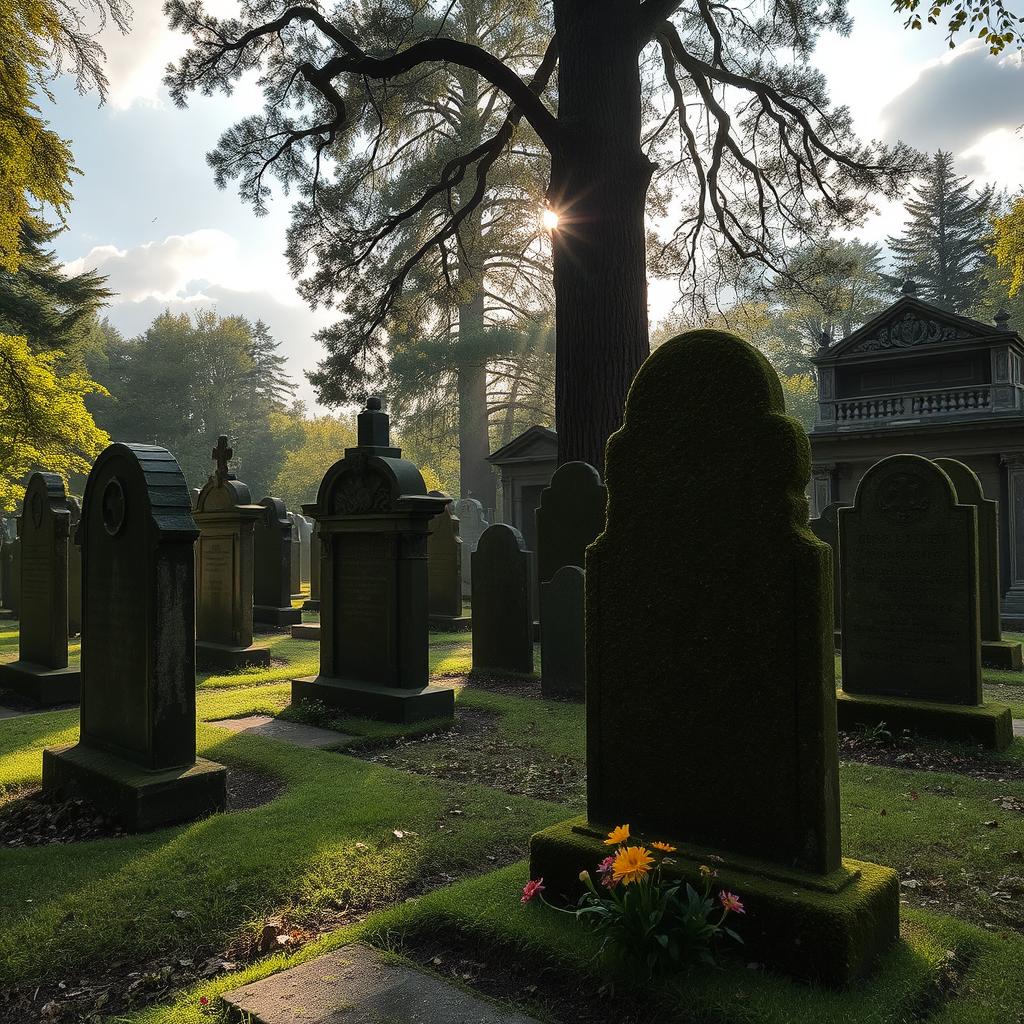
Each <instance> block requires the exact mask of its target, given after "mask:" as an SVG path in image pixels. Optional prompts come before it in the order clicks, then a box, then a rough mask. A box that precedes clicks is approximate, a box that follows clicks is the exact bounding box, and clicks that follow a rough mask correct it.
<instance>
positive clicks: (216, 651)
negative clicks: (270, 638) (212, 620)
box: [196, 640, 270, 669]
mask: <svg viewBox="0 0 1024 1024" xmlns="http://www.w3.org/2000/svg"><path fill="white" fill-rule="evenodd" d="M269 665H270V648H269V647H260V646H258V645H256V644H253V645H251V646H250V647H229V646H228V645H227V644H212V643H208V642H207V641H205V640H197V641H196V668H203V669H206V668H225V669H233V668H267V667H269Z"/></svg>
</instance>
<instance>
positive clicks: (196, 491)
mask: <svg viewBox="0 0 1024 1024" xmlns="http://www.w3.org/2000/svg"><path fill="white" fill-rule="evenodd" d="M188 493H189V494H190V495H191V496H192V508H193V509H195V507H196V505H198V504H199V488H198V487H192V488H190V489H189V492H188Z"/></svg>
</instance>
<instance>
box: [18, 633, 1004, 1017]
mask: <svg viewBox="0 0 1024 1024" xmlns="http://www.w3.org/2000/svg"><path fill="white" fill-rule="evenodd" d="M261 641H262V642H266V643H269V644H270V645H271V646H272V649H273V651H274V658H275V663H274V664H272V665H271V668H270V669H269V670H261V671H256V672H243V673H237V674H233V675H221V676H206V675H204V676H201V677H199V680H198V692H197V708H198V717H199V719H200V727H199V733H198V738H199V747H200V752H201V753H202V755H203V756H205V757H209V758H212V759H214V760H218V761H221V762H223V763H226V764H228V765H229V767H238V768H243V769H247V770H249V771H252V772H256V773H262V774H264V775H267V776H272V777H274V778H276V779H279V780H281V781H282V782H283V783H284V787H283V789H282V791H281V793H280V794H279V795H278V796H277V797H276V799H274V800H273V801H272V802H270V803H268V804H265V805H264V806H261V807H256V808H253V809H252V810H247V811H238V812H232V813H228V814H224V815H219V816H216V817H214V818H210V819H207V820H206V821H202V822H198V823H195V824H193V825H189V826H185V827H179V828H174V829H165V830H161V831H159V832H154V833H150V834H147V835H142V836H134V837H127V838H117V839H106V840H98V841H93V842H86V843H79V844H76V845H73V846H71V845H69V846H62V845H51V846H43V847H36V848H32V849H11V850H0V879H2V883H3V884H0V913H2V915H3V918H4V922H5V927H4V931H3V935H2V936H0V988H6V987H9V986H25V985H28V984H31V985H35V984H42V985H44V986H45V985H46V984H48V983H51V984H52V983H55V982H56V981H57V980H60V979H63V978H65V977H69V978H70V977H74V976H75V975H78V974H83V975H87V974H88V973H89V972H90V971H93V970H96V969H99V968H100V967H102V966H104V965H109V964H110V963H111V962H114V961H123V960H127V961H129V962H130V961H131V960H132V959H133V958H134V959H136V960H145V959H147V958H149V957H152V956H158V955H165V954H166V955H168V956H189V957H192V956H196V955H197V952H198V953H199V955H207V954H209V953H217V952H218V951H220V950H223V949H225V948H228V947H231V946H232V945H237V944H238V943H239V942H240V941H241V940H242V939H243V938H244V937H246V936H249V937H251V936H252V935H253V934H254V933H255V932H257V931H258V930H259V928H260V927H261V924H262V922H264V921H265V920H266V919H267V918H268V917H270V916H276V917H285V918H287V919H288V920H289V921H291V922H297V923H298V924H299V925H300V926H301V925H303V924H310V925H311V926H312V925H315V923H316V922H317V921H322V920H324V919H326V918H331V919H334V920H339V921H341V922H342V923H343V922H344V919H345V913H346V912H351V913H352V914H353V915H359V914H365V913H366V912H367V911H370V912H372V913H371V915H370V916H369V917H368V918H366V919H365V920H364V921H362V922H361V923H359V924H358V925H353V926H350V927H344V928H342V929H341V930H340V931H335V932H332V933H330V934H329V935H326V936H323V937H321V938H320V939H318V940H317V941H316V942H313V943H310V944H309V945H308V946H307V947H305V948H304V949H303V950H302V951H301V952H300V953H299V954H298V955H299V956H302V957H305V956H309V955H313V954H314V953H315V952H318V951H322V950H323V949H326V948H328V947H330V946H335V945H338V944H341V943H344V942H346V941H351V940H352V939H353V938H357V937H360V936H365V935H367V934H372V935H375V936H376V937H377V941H379V942H383V943H387V944H390V945H393V946H396V947H399V948H400V947H402V945H403V943H404V942H405V941H406V939H405V937H406V936H413V935H414V934H415V933H416V932H417V931H421V930H423V929H427V928H433V929H435V930H436V929H438V928H441V926H442V925H443V926H444V928H450V929H453V930H454V931H457V932H465V933H467V934H470V935H471V936H472V941H473V942H474V943H478V944H480V945H481V948H484V947H485V946H486V944H487V943H490V944H491V945H492V946H493V947H494V949H495V950H498V949H501V950H505V951H508V950H520V951H526V952H527V953H528V954H529V956H528V958H527V962H529V963H532V964H547V965H549V969H547V970H546V971H544V972H541V973H543V974H546V975H547V976H550V974H551V969H550V968H551V966H554V965H559V964H560V965H562V966H564V967H565V969H566V971H568V972H569V973H570V974H572V975H573V976H574V977H575V976H577V975H578V977H579V978H580V979H583V980H581V981H580V985H581V986H584V987H585V986H590V988H591V989H592V988H593V987H594V986H595V985H597V984H599V982H598V981H591V980H586V979H587V978H589V977H590V975H589V974H588V972H591V971H593V970H594V966H595V965H594V963H593V961H592V960H591V959H590V957H591V956H592V953H593V950H592V947H591V946H590V945H589V944H588V941H587V940H586V937H585V936H581V933H580V932H579V931H577V930H576V929H575V927H574V926H573V924H572V922H569V921H568V920H567V919H563V918H561V917H559V916H556V915H555V914H554V913H553V912H545V911H544V910H543V909H542V908H540V907H535V906H531V907H529V908H522V909H521V908H519V906H518V899H517V893H518V888H519V887H520V886H521V885H522V883H523V881H524V880H525V872H526V867H525V865H524V864H522V863H518V864H515V865H513V866H511V867H508V868H502V869H500V870H495V869H496V868H500V866H501V865H502V864H507V863H509V862H510V861H513V860H518V859H519V858H521V857H522V856H524V855H525V850H526V844H527V842H528V840H529V836H530V835H531V833H532V832H533V831H535V830H537V829H540V828H542V827H544V826H546V825H549V824H551V823H554V822H557V821H560V820H563V819H565V818H567V817H570V816H572V815H573V814H576V813H579V811H580V810H581V809H582V806H583V802H582V801H583V791H582V778H583V751H584V726H583V708H582V705H579V704H571V703H561V702H546V701H540V700H537V699H535V697H533V696H515V695H514V693H513V692H511V690H510V688H506V689H504V690H502V691H501V692H494V691H493V690H492V689H487V688H485V687H484V686H482V685H481V686H475V685H473V684H472V683H470V684H469V685H463V683H464V679H463V678H461V676H462V674H463V673H465V672H466V671H467V670H468V667H469V656H470V640H469V638H468V636H466V635H464V634H453V635H450V636H449V635H444V634H433V635H432V637H431V664H432V666H433V667H434V671H435V673H448V672H451V673H453V675H452V676H451V679H450V681H451V682H452V683H453V684H454V685H457V686H459V688H460V689H459V692H458V695H457V697H458V702H457V717H456V722H455V725H454V726H449V727H445V728H438V727H436V726H434V727H431V728H429V729H427V730H426V731H425V733H423V734H420V735H413V736H409V735H405V736H396V735H395V731H394V730H393V728H392V727H389V726H384V725H382V724H381V723H367V722H359V721H356V720H339V721H337V722H331V723H330V724H332V725H333V726H334V727H336V728H338V729H340V730H342V731H345V732H349V733H353V734H357V735H359V736H361V737H362V741H361V743H360V745H359V746H360V749H357V750H356V751H355V752H354V755H353V754H342V753H335V752H324V751H317V750H305V749H299V748H293V747H291V746H288V745H285V744H281V743H276V742H273V741H270V740H265V739H262V738H259V737H254V736H245V735H234V734H229V733H226V732H225V731H223V730H220V729H217V728H216V727H214V726H212V725H210V724H208V723H209V722H211V721H213V720H216V719H218V718H226V717H234V716H238V715H243V714H247V713H250V712H265V713H269V714H275V715H277V714H282V713H283V714H285V715H286V716H289V715H292V716H296V717H301V716H302V715H304V714H306V715H307V716H308V712H304V711H302V710H300V709H290V707H289V701H290V687H289V684H288V680H289V679H290V678H292V677H293V676H296V675H301V674H303V673H305V672H312V671H315V668H316V657H317V646H316V644H311V643H309V642H305V641H293V640H291V639H290V637H286V636H284V635H265V636H263V637H262V638H261ZM16 653H17V629H16V624H15V625H9V624H3V625H2V628H0V659H3V658H13V657H16ZM457 666H461V667H457ZM1011 675H1013V674H1011V673H992V672H986V684H987V688H988V689H989V691H990V692H991V694H992V699H998V700H1001V701H1003V702H1004V703H1010V704H1011V706H1014V715H1015V717H1024V673H1019V674H1016V675H1014V677H1013V678H1010V679H1007V678H1006V677H1007V676H1011ZM1018 676H1019V678H1018ZM523 692H524V693H528V692H530V693H532V692H534V690H533V689H531V688H530V687H529V686H527V685H526V684H524V691H523ZM0 703H2V701H0ZM77 722H78V714H77V710H75V709H70V710H63V711H52V712H47V713H43V714H37V715H31V716H26V717H21V718H13V719H9V720H4V721H0V794H3V793H4V791H5V790H6V794H7V795H6V798H8V799H9V798H12V797H15V796H16V795H17V794H18V793H20V792H23V791H24V788H25V787H31V786H33V785H36V784H38V781H39V776H40V758H41V750H42V748H43V747H44V746H49V745H56V744H61V743H70V742H74V740H75V738H76V736H77ZM725 756H727V752H724V753H723V757H725ZM986 763H987V764H989V765H990V766H991V767H992V768H994V769H998V768H999V767H1000V766H1005V767H1006V769H1007V777H1008V779H1009V781H1000V779H999V777H998V776H997V777H995V778H973V777H970V776H968V775H965V774H961V773H957V772H936V771H919V770H905V769H901V768H899V767H893V766H889V765H875V764H860V763H844V764H843V765H842V768H841V783H842V808H843V852H844V854H845V855H847V856H850V857H854V858H859V859H864V860H874V861H877V862H880V863H884V864H888V865H891V866H893V867H894V868H896V870H897V871H898V872H899V874H900V877H901V880H902V882H903V888H902V891H903V897H904V902H905V904H906V906H905V907H904V911H905V914H904V926H903V935H904V940H905V942H904V944H903V945H902V946H901V947H900V949H899V950H898V952H897V953H896V954H895V955H894V956H893V957H892V958H891V959H890V960H889V962H888V963H887V964H886V966H885V967H884V968H883V970H882V971H881V972H880V973H879V974H878V975H877V976H876V977H875V978H874V979H873V980H872V981H871V983H869V984H868V985H864V986H860V987H858V988H856V989H855V990H853V991H851V992H849V993H845V994H834V993H826V992H824V991H820V990H817V989H809V988H806V987H802V986H798V985H795V984H792V983H790V982H786V981H784V980H780V979H778V978H772V977H769V976H766V975H764V974H763V973H760V972H753V971H749V970H747V969H746V968H745V967H742V966H736V967H729V968H727V969H725V970H722V971H695V972H692V973H691V974H689V975H687V976H686V977H685V978H684V979H682V980H681V982H680V984H679V986H678V989H677V990H673V989H669V990H666V991H665V992H663V993H662V994H661V997H660V998H663V999H665V1000H667V1002H666V1004H665V1005H666V1012H665V1013H664V1015H663V1016H662V1017H661V1018H660V1019H664V1020H679V1021H712V1020H714V1021H721V1022H729V1024H731V1022H733V1021H736V1022H747V1021H751V1022H753V1021H779V1022H782V1021H787V1022H788V1021H793V1022H797V1024H803V1022H807V1024H810V1022H811V1021H815V1022H817V1021H836V1022H839V1021H841V1020H842V1021H849V1020H855V1021H857V1022H858V1024H859V1022H862V1021H863V1022H867V1024H874V1022H878V1024H889V1022H892V1024H896V1022H897V1021H916V1020H929V1021H937V1022H940V1024H976V1022H987V1021H993V1022H995V1021H997V1020H998V1021H999V1024H1007V1022H1012V1021H1014V1020H1015V1017H1014V1014H1019V1012H1020V1006H1021V1005H1024V981H1022V976H1024V972H1022V971H1021V970H1020V964H1021V962H1024V852H1022V851H1024V811H1022V809H1021V808H1024V788H1022V784H1021V782H1020V781H1013V780H1012V776H1013V774H1014V772H1015V771H1016V770H1018V769H1019V768H1020V767H1021V765H1022V764H1024V743H1022V742H1021V741H1020V740H1017V741H1015V743H1014V745H1013V746H1012V747H1011V749H1010V750H1009V751H1007V752H1006V753H1005V754H1004V755H999V756H997V755H987V756H986ZM538 780H544V781H543V784H540V783H538ZM538 795H540V796H543V799H538V798H537V797H538ZM1004 797H1012V798H1014V799H1013V800H1011V801H1009V802H1007V801H1005V800H1002V799H1001V798H1004ZM3 799H5V797H4V796H2V795H0V802H2V800H3ZM1014 800H1016V802H1014ZM396 829H397V830H399V832H401V833H402V837H401V838H396V836H395V834H394V830H396ZM469 875H473V876H478V877H474V878H471V879H470V880H468V881H465V882H459V883H457V884H455V885H451V884H449V883H451V882H452V881H453V880H455V879H457V878H459V877H460V876H469ZM424 890H429V891H427V894H426V895H422V896H419V898H417V899H416V900H415V902H413V903H405V902H403V901H404V900H406V898H407V897H409V896H410V895H413V896H416V895H418V894H420V893H422V892H424ZM332 915H333V917H332ZM316 931H317V928H316V927H311V933H313V934H315V933H316ZM950 954H952V958H951V957H950ZM282 962H283V958H282V956H280V955H275V956H273V957H270V958H269V959H268V958H263V959H260V960H259V961H258V962H257V963H256V964H255V965H253V966H251V967H248V968H246V969H245V970H244V971H241V972H235V973H232V974H230V975H227V976H225V977H222V978H218V979H216V980H215V981H212V982H205V983H203V984H202V985H200V986H198V987H190V988H187V989H184V990H181V991H179V992H178V993H176V994H173V993H172V998H171V1002H170V1003H168V1004H167V1005H165V1006H162V1007H152V1008H150V1009H148V1010H144V1011H139V1012H137V1013H136V1014H134V1015H133V1016H131V1017H130V1018H126V1019H131V1020H135V1021H139V1022H142V1021H145V1022H147V1024H150V1022H156V1021H189V1020H197V1021H198V1020H209V1019H210V1017H209V1016H208V1015H205V1014H201V1013H200V1011H199V1009H198V1002H197V1000H198V998H199V996H200V995H207V996H208V997H209V996H213V995H215V994H216V993H217V992H219V991H223V990H224V989H226V988H230V987H235V986H237V985H238V984H240V983H242V982H243V981H245V980H249V979H250V978H251V977H255V976H257V975H262V974H266V973H268V972H270V971H271V970H273V969H275V968H276V967H279V966H280V965H281V963H282ZM951 965H952V966H951ZM126 969H127V968H126ZM950 971H951V972H952V973H953V974H954V975H955V978H954V980H953V981H949V980H948V979H947V981H946V982H944V984H945V985H946V988H944V989H940V988H939V987H937V986H938V982H939V981H940V980H941V979H943V978H945V977H946V973H948V972H950ZM950 986H952V987H951V988H950ZM947 989H949V990H948V991H947ZM943 993H945V995H943ZM504 994H505V995H509V994H510V993H504ZM511 994H512V995H515V993H511ZM520 995H521V997H522V999H523V1000H525V1004H526V1005H527V1007H528V1009H529V1010H530V1012H532V1013H535V1014H536V1015H538V1016H541V1017H543V1016H544V1014H545V1013H550V1014H553V1015H555V1016H556V1017H557V1016H558V1011H557V1007H555V1006H554V1004H552V1005H551V1006H548V1007H547V1009H545V1007H546V1003H545V1000H546V998H547V996H546V995H545V986H544V985H543V984H540V985H539V986H538V988H537V990H536V991H535V992H533V993H527V992H525V991H524V992H523V993H521V994H520ZM0 1006H2V1003H0Z"/></svg>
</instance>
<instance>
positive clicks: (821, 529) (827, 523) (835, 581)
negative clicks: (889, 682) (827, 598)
mask: <svg viewBox="0 0 1024 1024" xmlns="http://www.w3.org/2000/svg"><path fill="white" fill-rule="evenodd" d="M842 507H843V506H841V505H840V504H839V502H838V501H833V502H832V503H831V504H829V505H826V506H825V507H824V508H823V509H822V510H821V515H819V516H817V517H816V518H814V519H812V520H811V522H810V527H811V533H813V534H814V536H815V537H817V538H818V540H820V541H823V542H824V543H825V544H827V545H828V546H829V547H830V548H831V549H832V621H833V624H834V626H835V630H834V637H835V645H836V650H838V649H839V643H840V632H841V630H842V622H843V618H842V602H841V601H840V593H839V509H840V508H842Z"/></svg>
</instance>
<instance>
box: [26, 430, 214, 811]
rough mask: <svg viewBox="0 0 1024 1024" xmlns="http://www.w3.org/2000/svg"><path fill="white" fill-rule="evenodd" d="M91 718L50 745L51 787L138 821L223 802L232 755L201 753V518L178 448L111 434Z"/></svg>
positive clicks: (89, 667)
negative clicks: (71, 736)
mask: <svg viewBox="0 0 1024 1024" xmlns="http://www.w3.org/2000/svg"><path fill="white" fill-rule="evenodd" d="M79 535H80V541H81V546H82V581H83V585H84V589H83V600H82V611H83V614H84V622H83V623H82V632H83V638H84V639H83V644H82V723H81V733H80V739H79V742H78V744H77V745H76V746H73V747H60V748H51V749H47V750H45V751H44V752H43V790H44V792H46V793H53V794H59V795H62V796H71V797H76V798H84V799H86V800H88V801H89V802H90V803H92V804H94V805H95V806H97V807H98V808H99V809H100V810H102V811H104V812H105V813H107V814H110V815H112V816H114V817H116V818H117V819H118V820H120V821H121V822H122V824H123V825H124V826H125V827H126V828H129V829H132V830H141V829H148V828H156V827H158V826H161V825H169V824H173V823H174V822H180V821H190V820H192V819H194V818H198V817H202V816H203V815H206V814H209V813H211V812H213V811H217V810H221V809H223V807H224V803H225V797H226V789H225V779H226V773H225V769H224V767H223V765H219V764H215V763H214V762H212V761H207V760H204V759H202V758H199V759H197V758H196V680H195V639H194V633H193V626H194V622H195V605H194V595H195V585H194V580H193V578H192V577H193V571H194V561H193V553H192V549H193V544H194V542H195V539H196V537H197V535H198V531H197V530H196V526H195V522H194V521H193V519H192V512H191V501H190V496H189V492H188V487H187V485H186V483H185V478H184V477H183V476H182V474H181V470H180V469H179V467H178V463H177V462H176V461H175V459H174V456H173V455H171V453H170V452H169V451H167V450H166V449H165V448H159V447H157V446H155V445H135V444H112V445H110V447H109V448H107V449H106V450H105V451H104V452H103V453H102V454H101V455H100V456H99V458H98V459H97V460H96V462H95V464H94V465H93V468H92V472H91V473H90V474H89V480H88V482H87V483H86V485H85V499H84V501H83V506H82V520H81V523H80V525H79Z"/></svg>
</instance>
